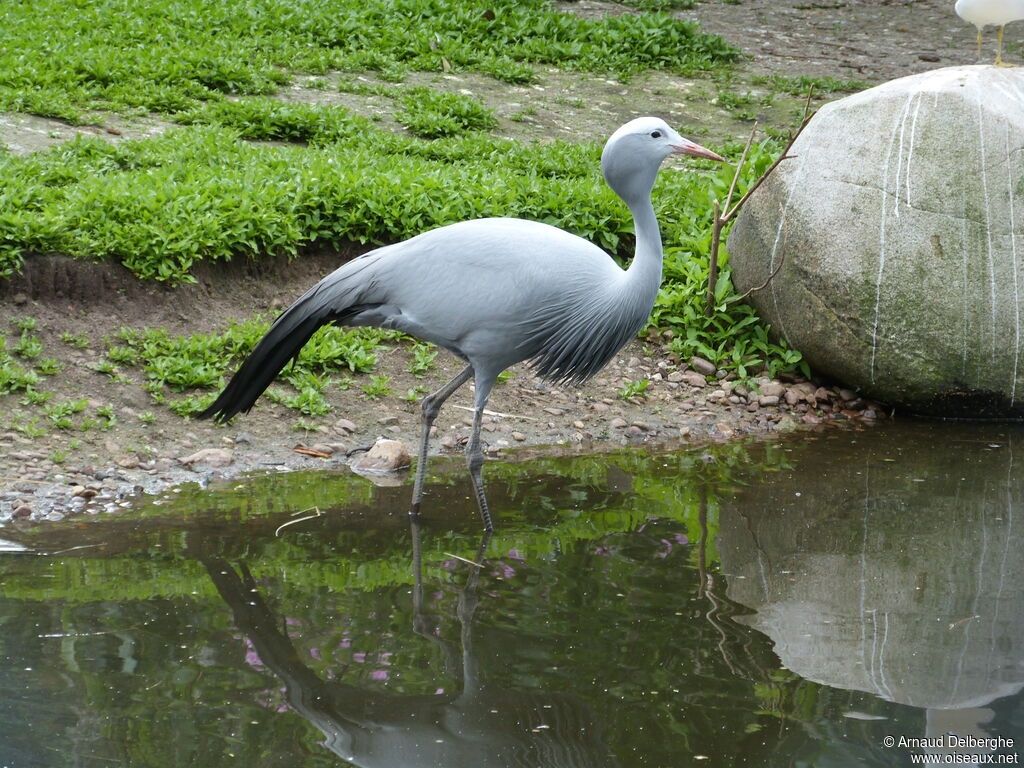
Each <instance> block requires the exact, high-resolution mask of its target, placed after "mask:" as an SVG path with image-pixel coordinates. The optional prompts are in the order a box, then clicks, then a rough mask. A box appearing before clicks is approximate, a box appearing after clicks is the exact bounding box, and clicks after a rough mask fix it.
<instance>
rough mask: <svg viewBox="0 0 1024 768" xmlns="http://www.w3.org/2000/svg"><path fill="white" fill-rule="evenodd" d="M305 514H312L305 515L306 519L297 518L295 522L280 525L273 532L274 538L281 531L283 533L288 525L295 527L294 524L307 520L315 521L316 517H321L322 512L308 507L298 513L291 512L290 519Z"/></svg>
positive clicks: (290, 521) (316, 508)
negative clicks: (310, 513) (309, 513)
mask: <svg viewBox="0 0 1024 768" xmlns="http://www.w3.org/2000/svg"><path fill="white" fill-rule="evenodd" d="M306 512H313V514H312V515H306V517H299V518H296V519H295V520H289V521H288V522H287V523H281V525H279V526H277V530H275V531H274V536H280V535H281V531H283V530H284V529H285V528H287V527H288V526H289V525H295V524H296V523H304V522H306V521H307V520H316V519H317V518H318V517H321V516H322V515H323V512H321V511H320V507H310V508H309V509H303V510H300V511H298V512H293V513H292V517H294V516H295V515H302V514H305V513H306Z"/></svg>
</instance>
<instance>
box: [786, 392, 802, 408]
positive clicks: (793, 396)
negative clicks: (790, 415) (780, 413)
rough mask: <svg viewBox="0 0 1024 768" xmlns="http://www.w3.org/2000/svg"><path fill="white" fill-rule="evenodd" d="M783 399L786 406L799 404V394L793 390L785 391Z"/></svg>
mask: <svg viewBox="0 0 1024 768" xmlns="http://www.w3.org/2000/svg"><path fill="white" fill-rule="evenodd" d="M785 398H786V403H787V404H788V405H796V404H797V403H799V402H800V393H799V392H797V391H796V390H795V389H787V390H786V395H785Z"/></svg>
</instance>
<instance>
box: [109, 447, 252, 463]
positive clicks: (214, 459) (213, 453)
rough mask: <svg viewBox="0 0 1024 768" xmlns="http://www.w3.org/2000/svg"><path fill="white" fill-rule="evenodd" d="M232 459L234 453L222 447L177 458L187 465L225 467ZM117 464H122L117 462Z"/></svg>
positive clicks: (233, 458)
mask: <svg viewBox="0 0 1024 768" xmlns="http://www.w3.org/2000/svg"><path fill="white" fill-rule="evenodd" d="M234 460H235V457H234V454H232V452H231V451H227V450H224V449H223V448H203V449H202V450H199V451H196V452H195V453H193V454H191V455H189V456H182V457H181V458H179V459H178V461H179V462H181V463H182V464H185V465H187V466H191V465H193V464H205V465H206V466H208V467H226V466H228V465H229V464H231V463H232V462H234ZM118 466H123V465H121V464H119V465H118ZM136 466H138V462H136Z"/></svg>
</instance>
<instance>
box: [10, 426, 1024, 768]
mask: <svg viewBox="0 0 1024 768" xmlns="http://www.w3.org/2000/svg"><path fill="white" fill-rule="evenodd" d="M1022 448H1024V430H1022V429H1020V428H1016V427H1013V428H1011V427H1006V426H1001V425H996V426H993V425H987V426H967V425H950V424H938V423H928V422H908V423H903V424H894V425H889V426H884V427H879V428H876V429H873V430H869V431H863V432H841V433H831V434H827V435H821V436H812V437H808V436H806V435H804V436H798V437H797V438H794V439H790V440H785V441H777V442H754V443H743V444H732V445H723V446H713V447H704V448H700V449H697V450H691V451H686V452H675V453H661V454H652V453H645V452H642V451H632V452H621V453H614V454H607V455H602V456H588V457H581V458H559V459H541V460H531V461H527V462H523V463H519V464H514V465H512V464H508V465H506V464H499V463H492V464H489V465H488V466H487V468H486V470H485V473H486V478H487V483H488V495H489V498H490V500H491V504H492V509H493V511H494V513H495V520H496V523H497V526H498V530H497V532H496V534H495V535H494V536H493V537H492V538H491V540H490V541H489V542H485V543H486V550H485V551H484V552H483V553H482V554H481V553H480V552H479V551H478V550H479V548H480V544H481V541H480V529H479V523H478V520H477V517H476V510H475V506H474V502H473V501H472V497H471V490H470V487H469V484H468V479H467V478H466V476H465V472H464V470H463V469H462V465H461V462H460V461H458V460H451V461H447V462H444V461H437V462H435V463H434V464H433V465H432V469H433V471H434V473H435V474H434V475H433V476H432V478H431V484H430V485H429V488H428V491H429V495H428V497H426V498H425V500H424V511H425V514H426V518H425V519H424V520H423V522H422V523H421V524H420V525H419V526H418V527H417V528H416V529H413V528H411V527H410V525H409V521H408V518H407V515H406V514H405V510H406V505H407V503H408V498H409V490H410V489H409V487H408V485H406V486H403V487H397V488H379V487H376V486H373V485H372V484H370V483H368V482H367V481H366V480H364V479H361V478H357V477H353V476H351V475H349V474H348V473H347V472H336V473H334V472H315V473H314V472H310V473H295V474H281V475H272V476H263V477H259V478H252V479H249V480H247V481H244V482H240V481H237V480H236V481H232V482H231V483H225V484H224V486H223V487H220V488H210V489H207V490H205V491H199V490H196V489H186V490H182V491H180V492H178V493H174V494H170V495H168V496H167V497H166V498H162V499H157V500H155V501H150V502H149V503H147V504H145V505H140V506H139V508H138V509H136V510H132V511H131V512H130V513H128V514H125V515H123V516H120V517H118V518H117V519H114V517H113V516H106V519H104V520H96V519H90V520H87V521H85V522H80V523H76V524H68V525H65V526H63V527H52V526H51V527H49V528H39V529H35V530H20V531H15V530H14V529H13V528H11V527H8V528H5V529H2V530H0V538H2V539H5V540H7V542H6V544H5V546H4V547H2V548H0V550H3V549H6V550H8V551H0V686H2V691H3V695H2V697H0V766H7V768H51V767H54V768H58V767H59V768H65V767H67V766H76V767H81V768H94V767H97V766H154V767H156V766H160V767H161V768H170V767H173V768H181V767H182V766H203V767H204V768H205V767H207V766H212V767H219V766H244V767H245V768H250V767H260V768H262V767H263V766H282V767H283V766H288V767H289V768H293V767H295V766H301V767H307V766H308V767H313V766H317V767H321V766H323V767H326V766H348V765H354V766H380V767H381V768H385V767H386V768H402V767H405V766H431V767H438V766H445V767H446V768H458V767H459V766H473V768H487V767H488V766H503V767H504V766H509V767H511V766H515V767H516V768H518V767H519V766H524V767H525V766H534V767H537V768H557V767H559V766H623V767H628V766H638V767H642V768H646V767H656V766H657V767H660V766H664V767H665V768H668V767H670V766H684V765H707V766H736V765H749V766H822V767H824V766H852V765H863V766H895V765H911V764H912V763H911V759H912V756H913V755H922V754H936V755H939V756H940V760H945V761H947V762H946V764H949V761H951V760H953V759H954V758H952V757H951V758H946V757H945V755H946V754H947V753H948V752H949V750H948V749H946V746H947V745H948V743H949V739H948V738H943V734H945V733H947V732H950V731H952V732H955V733H957V734H959V735H960V738H961V739H962V740H964V741H966V742H968V743H971V742H970V740H971V739H974V740H975V742H974V743H975V744H976V745H975V746H973V747H965V746H960V747H957V748H956V749H954V750H953V751H958V752H960V753H966V752H974V753H982V755H983V759H985V758H987V757H988V756H993V757H999V756H1002V755H1006V756H1009V757H1010V758H1011V759H1012V758H1013V757H1014V756H1015V755H1016V753H1017V752H1018V749H1019V745H1020V744H1021V742H1024V695H1022V694H1021V690H1022V688H1024V599H1022V598H1024V594H1022V593H1024V546H1022V543H1024V541H1022V539H1024V508H1022V504H1024V472H1022V471H1021V469H1024V450H1022ZM1015 453H1016V454H1017V456H1016V458H1015ZM318 511H319V514H318ZM282 526H283V527H282ZM19 545H20V546H24V547H27V548H28V551H23V552H16V551H9V550H12V549H16V548H17V546H19ZM414 552H415V553H416V555H417V558H416V559H417V560H418V561H419V568H418V569H417V568H415V567H414V557H413V553H414ZM477 563H479V564H480V565H477ZM889 736H891V737H893V739H894V740H895V741H896V742H897V743H896V745H895V746H893V747H891V748H890V747H887V746H886V738H887V737H889ZM901 739H903V740H904V744H908V743H910V744H913V743H917V742H908V741H906V740H909V739H932V740H935V739H940V740H942V746H940V747H935V746H933V747H927V748H925V747H919V748H910V747H907V746H904V747H902V748H901V747H900V745H899V742H900V740H901ZM995 739H1001V740H1002V744H1003V746H1002V747H1000V748H998V749H995V750H993V748H992V747H993V746H997V744H996V743H995V742H990V741H985V740H995ZM1010 739H1012V740H1013V741H1014V742H1015V745H1014V746H1006V742H1007V740H1010ZM979 741H980V744H981V746H977V743H978V742H979ZM932 743H934V741H933V742H932ZM957 764H964V763H963V762H962V761H961V760H960V759H959V756H958V758H957Z"/></svg>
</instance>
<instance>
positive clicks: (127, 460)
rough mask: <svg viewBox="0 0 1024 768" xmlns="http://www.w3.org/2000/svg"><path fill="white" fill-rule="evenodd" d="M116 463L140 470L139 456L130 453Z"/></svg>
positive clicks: (119, 457)
mask: <svg viewBox="0 0 1024 768" xmlns="http://www.w3.org/2000/svg"><path fill="white" fill-rule="evenodd" d="M210 450H214V449H210ZM114 463H115V464H116V465H117V466H119V467H121V469H138V466H139V458H138V457H137V456H132V455H131V454H130V453H126V454H122V455H121V456H118V457H117V458H115V459H114Z"/></svg>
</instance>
